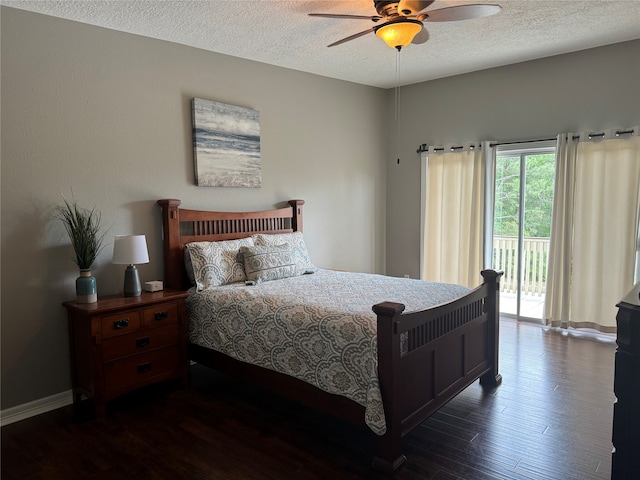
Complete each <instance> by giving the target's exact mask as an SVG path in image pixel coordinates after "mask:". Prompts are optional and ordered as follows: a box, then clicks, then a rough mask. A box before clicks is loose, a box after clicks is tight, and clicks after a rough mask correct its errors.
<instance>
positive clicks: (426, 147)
mask: <svg viewBox="0 0 640 480" xmlns="http://www.w3.org/2000/svg"><path fill="white" fill-rule="evenodd" d="M632 133H634V130H633V129H631V130H616V136H620V135H629V134H632ZM605 135H606V134H605V132H601V133H589V134H588V135H587V137H588V138H589V140H591V139H592V138H601V137H604V136H605ZM573 139H574V140H580V135H574V136H573ZM551 140H557V138H556V137H554V138H541V139H538V140H521V141H519V142H495V143H490V144H489V146H490V147H497V146H498V145H514V144H517V143H536V142H550V141H551ZM462 148H464V147H463V146H459V147H451V150H452V151H453V150H460V149H462ZM471 148H473V146H472V147H471ZM428 150H429V145H428V144H426V143H422V144H420V146H419V147H418V150H416V153H422V152H426V151H428ZM433 150H434V151H435V152H442V151H444V147H440V148H434V149H433Z"/></svg>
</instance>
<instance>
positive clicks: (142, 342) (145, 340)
mask: <svg viewBox="0 0 640 480" xmlns="http://www.w3.org/2000/svg"><path fill="white" fill-rule="evenodd" d="M147 345H149V337H140V338H136V347H146V346H147Z"/></svg>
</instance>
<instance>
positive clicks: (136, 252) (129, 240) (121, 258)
mask: <svg viewBox="0 0 640 480" xmlns="http://www.w3.org/2000/svg"><path fill="white" fill-rule="evenodd" d="M112 262H113V263H116V264H118V265H136V264H139V263H149V252H148V251H147V239H146V237H145V236H144V235H116V238H115V240H114V242H113V260H112Z"/></svg>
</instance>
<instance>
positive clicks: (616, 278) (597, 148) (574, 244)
mask: <svg viewBox="0 0 640 480" xmlns="http://www.w3.org/2000/svg"><path fill="white" fill-rule="evenodd" d="M629 130H634V133H633V134H632V135H620V136H616V134H615V132H614V131H609V132H605V135H604V136H598V137H594V138H593V139H591V140H588V139H587V138H588V136H587V135H581V138H582V140H581V141H580V142H579V143H578V144H577V146H576V145H575V144H572V140H569V139H568V138H572V137H573V136H572V135H561V136H559V139H558V151H557V161H558V166H557V173H556V175H557V178H556V190H555V195H557V197H556V199H554V211H553V215H554V218H553V224H552V230H551V251H550V254H549V275H548V285H547V297H546V304H545V318H546V320H547V323H549V324H551V325H553V326H563V327H567V326H569V327H574V328H594V329H597V330H600V331H602V332H615V330H616V321H615V318H616V313H617V309H616V303H618V302H619V301H620V299H621V298H622V297H623V296H624V295H625V294H626V293H627V292H628V291H629V290H630V289H631V288H632V287H633V283H634V274H635V266H636V255H637V250H638V245H637V242H638V228H639V225H638V224H639V219H638V215H639V212H640V138H639V137H638V135H637V134H638V127H635V128H633V129H629ZM565 137H566V138H567V140H564V142H563V141H561V140H562V139H564V138H565ZM574 143H575V142H574ZM572 177H573V178H572ZM572 189H573V190H574V191H573V192H572V191H571V190H572ZM571 203H573V207H571Z"/></svg>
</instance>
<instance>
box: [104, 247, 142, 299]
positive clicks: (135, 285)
mask: <svg viewBox="0 0 640 480" xmlns="http://www.w3.org/2000/svg"><path fill="white" fill-rule="evenodd" d="M112 262H113V263H115V264H117V265H129V266H128V267H127V269H126V270H125V272H124V296H125V297H139V296H140V294H141V293H142V287H141V285H140V276H139V275H138V269H137V268H136V264H139V263H149V253H148V252H147V239H146V237H145V236H144V235H116V238H115V240H114V242H113V260H112Z"/></svg>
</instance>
